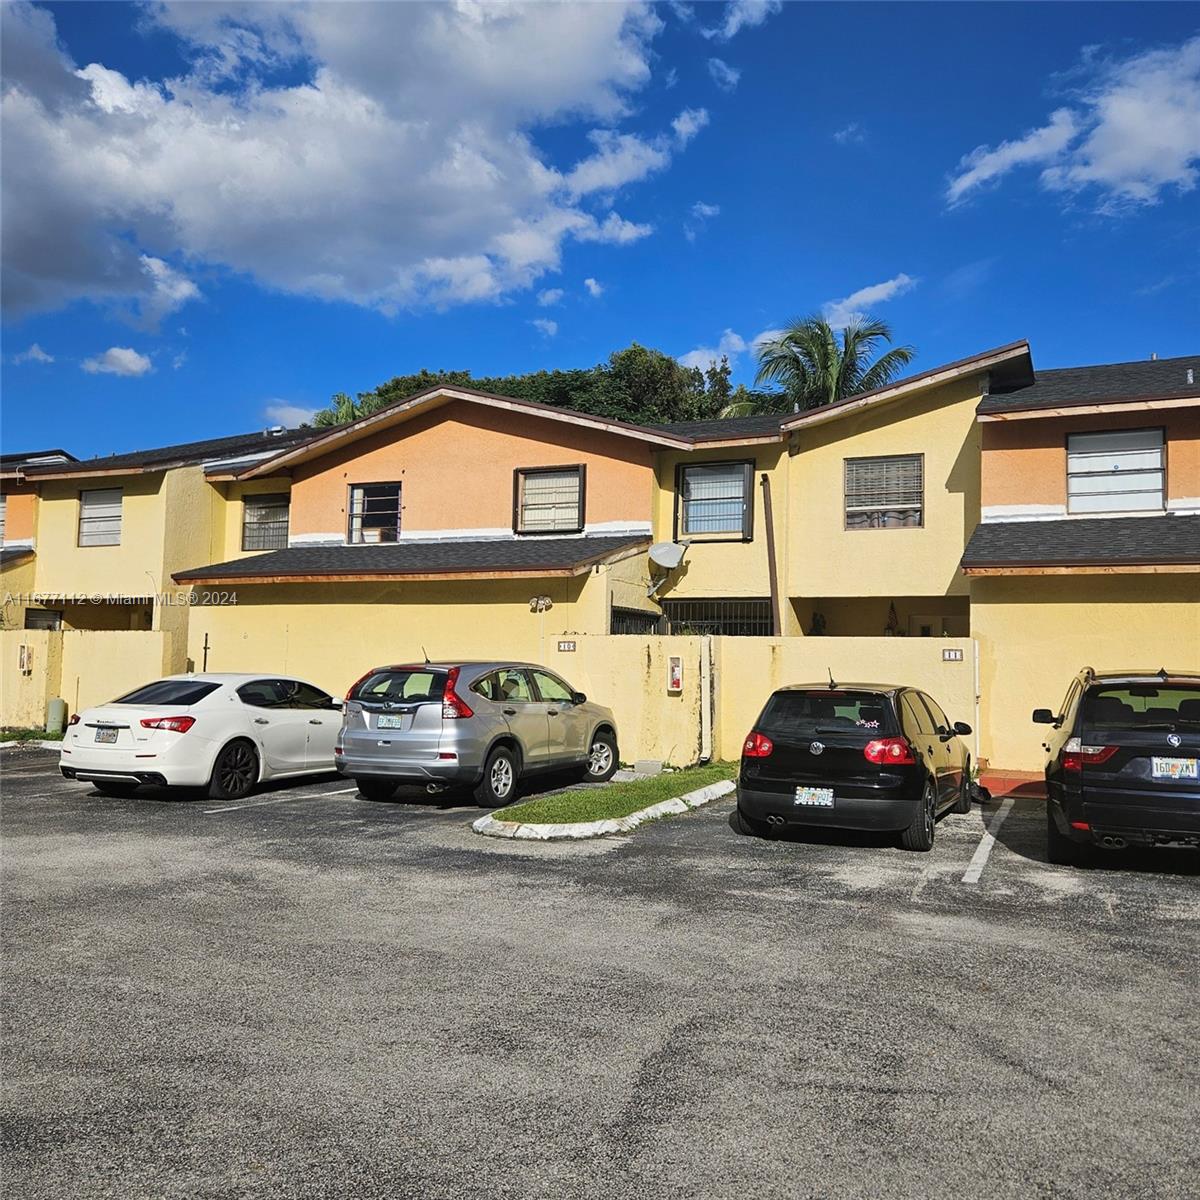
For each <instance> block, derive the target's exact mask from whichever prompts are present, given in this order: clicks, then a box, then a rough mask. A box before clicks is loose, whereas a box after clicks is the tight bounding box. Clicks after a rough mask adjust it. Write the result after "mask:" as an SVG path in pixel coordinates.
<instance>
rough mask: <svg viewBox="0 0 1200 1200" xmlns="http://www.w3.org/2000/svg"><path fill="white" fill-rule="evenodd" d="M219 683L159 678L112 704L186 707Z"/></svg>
mask: <svg viewBox="0 0 1200 1200" xmlns="http://www.w3.org/2000/svg"><path fill="white" fill-rule="evenodd" d="M220 686H221V685H220V684H219V683H210V682H208V681H207V680H201V679H160V680H159V681H158V682H157V683H147V684H145V685H144V686H143V687H140V688H135V689H134V690H133V691H132V692H127V693H126V694H125V695H124V696H118V697H117V698H116V699H115V700H114V701H113V702H112V703H113V704H174V705H178V706H180V707H186V706H187V705H189V704H196V703H197V702H199V701H200V700H203V699H204V697H205V696H210V695H212V693H213V692H215V691H216V690H217V688H219V687H220Z"/></svg>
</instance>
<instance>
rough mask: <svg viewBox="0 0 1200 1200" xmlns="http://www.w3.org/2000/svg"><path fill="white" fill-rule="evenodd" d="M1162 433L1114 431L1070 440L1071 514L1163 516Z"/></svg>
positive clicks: (1075, 435) (1138, 430)
mask: <svg viewBox="0 0 1200 1200" xmlns="http://www.w3.org/2000/svg"><path fill="white" fill-rule="evenodd" d="M1163 454H1164V444H1163V431H1162V430H1161V429H1116V430H1113V431H1112V432H1111V433H1073V434H1071V435H1070V436H1069V437H1068V438H1067V511H1068V512H1073V513H1096V512H1160V511H1161V510H1162V508H1163V476H1164V471H1163Z"/></svg>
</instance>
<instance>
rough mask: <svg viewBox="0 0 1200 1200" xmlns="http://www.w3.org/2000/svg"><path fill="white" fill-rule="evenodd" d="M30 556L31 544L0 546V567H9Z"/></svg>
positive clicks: (31, 555) (31, 552)
mask: <svg viewBox="0 0 1200 1200" xmlns="http://www.w3.org/2000/svg"><path fill="white" fill-rule="evenodd" d="M32 557H33V547H32V546H0V567H11V566H12V565H13V564H14V563H19V562H20V561H21V560H22V559H24V558H32Z"/></svg>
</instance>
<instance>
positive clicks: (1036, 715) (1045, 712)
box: [1033, 708, 1058, 725]
mask: <svg viewBox="0 0 1200 1200" xmlns="http://www.w3.org/2000/svg"><path fill="white" fill-rule="evenodd" d="M1057 720H1058V718H1057V717H1056V716H1055V715H1054V714H1053V713H1052V712H1051V711H1050V710H1049V709H1048V708H1035V709H1034V710H1033V723H1034V724H1035V725H1053V724H1054V723H1055V722H1056V721H1057Z"/></svg>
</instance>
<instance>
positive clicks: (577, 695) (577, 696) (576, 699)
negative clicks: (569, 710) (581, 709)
mask: <svg viewBox="0 0 1200 1200" xmlns="http://www.w3.org/2000/svg"><path fill="white" fill-rule="evenodd" d="M571 703H572V704H586V703H587V696H585V695H584V694H583V692H572V693H571Z"/></svg>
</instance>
